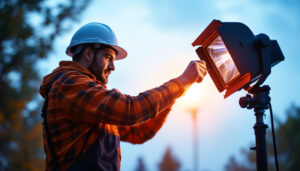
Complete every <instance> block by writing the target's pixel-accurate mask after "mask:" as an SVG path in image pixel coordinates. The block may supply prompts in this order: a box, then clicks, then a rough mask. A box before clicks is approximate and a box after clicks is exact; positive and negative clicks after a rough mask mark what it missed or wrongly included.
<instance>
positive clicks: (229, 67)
mask: <svg viewBox="0 0 300 171" xmlns="http://www.w3.org/2000/svg"><path fill="white" fill-rule="evenodd" d="M207 51H208V53H209V55H210V56H211V58H212V59H213V61H214V63H215V65H216V67H217V68H218V70H219V72H220V74H221V76H222V78H223V81H224V82H225V84H227V83H228V82H230V81H231V80H232V79H233V78H235V77H236V76H237V75H239V74H240V72H239V71H238V69H237V67H236V65H235V63H234V61H233V59H232V58H231V56H230V54H229V52H228V50H227V49H226V47H225V44H224V42H223V40H222V38H221V37H220V36H218V37H216V38H215V40H214V41H213V42H212V43H211V44H210V45H209V46H208V47H207Z"/></svg>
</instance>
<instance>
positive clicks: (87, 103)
mask: <svg viewBox="0 0 300 171" xmlns="http://www.w3.org/2000/svg"><path fill="white" fill-rule="evenodd" d="M66 53H67V54H68V55H70V56H72V58H73V61H62V62H60V64H59V67H58V68H56V69H55V70H54V71H53V72H52V73H51V74H49V75H47V76H45V77H44V79H43V82H42V84H41V88H40V94H41V95H42V96H43V97H44V98H45V104H44V109H43V115H42V116H43V117H44V131H43V135H44V147H45V153H46V170H59V169H60V170H70V171H71V170H105V171H106V170H120V161H121V153H120V141H127V142H130V143H134V144H136V143H143V142H145V141H147V140H149V139H151V138H152V137H153V136H154V135H155V134H156V132H157V131H158V130H159V129H160V128H161V126H162V125H163V123H164V121H165V119H166V117H167V115H168V113H169V112H170V110H171V106H172V105H173V103H174V102H175V100H176V98H178V97H180V96H181V95H182V94H183V92H184V90H185V89H187V88H188V87H189V86H190V85H191V84H193V83H194V82H201V81H202V79H203V77H204V76H205V74H206V65H205V63H204V62H203V61H192V62H191V63H190V64H189V65H188V67H187V69H186V70H185V71H184V72H183V74H182V75H181V76H179V77H178V78H175V79H172V80H170V81H168V82H166V83H165V84H163V85H162V86H160V87H157V88H154V89H151V90H148V91H145V92H142V93H140V94H139V95H138V96H129V95H125V94H122V93H120V92H119V91H118V90H116V89H107V88H106V86H105V85H106V84H107V81H108V77H109V75H110V73H111V72H112V71H114V70H115V66H114V61H115V60H119V59H123V58H125V57H126V56H127V52H126V51H125V50H124V49H123V48H121V47H120V46H118V44H117V39H116V37H115V35H114V33H113V31H112V30H111V29H110V28H109V27H108V26H107V25H104V24H101V23H89V24H87V25H85V26H83V27H81V28H80V29H79V30H78V31H77V32H76V33H75V34H74V36H73V38H72V40H71V43H70V45H69V46H68V48H67V51H66Z"/></svg>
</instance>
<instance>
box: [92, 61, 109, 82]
mask: <svg viewBox="0 0 300 171" xmlns="http://www.w3.org/2000/svg"><path fill="white" fill-rule="evenodd" d="M104 67H105V66H103V65H101V64H99V63H98V60H97V56H96V55H94V57H93V61H92V64H91V65H90V66H89V67H88V70H89V71H90V72H91V73H92V74H93V75H94V76H95V77H96V79H97V80H98V81H100V82H101V83H102V84H103V85H106V84H107V82H108V79H107V76H106V74H105V73H106V72H110V71H109V69H105V68H104Z"/></svg>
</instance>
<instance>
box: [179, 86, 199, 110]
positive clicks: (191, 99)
mask: <svg viewBox="0 0 300 171" xmlns="http://www.w3.org/2000/svg"><path fill="white" fill-rule="evenodd" d="M200 86H201V85H200V84H193V85H192V86H191V87H190V88H189V89H188V90H187V92H186V93H185V95H184V96H183V97H182V98H181V99H180V101H181V102H182V104H183V105H184V108H186V109H188V110H192V109H197V108H199V106H200V104H201V95H202V88H201V87H200Z"/></svg>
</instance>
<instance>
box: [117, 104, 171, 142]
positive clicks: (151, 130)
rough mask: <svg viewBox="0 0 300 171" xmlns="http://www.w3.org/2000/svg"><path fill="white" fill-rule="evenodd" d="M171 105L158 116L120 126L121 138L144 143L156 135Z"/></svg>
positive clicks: (126, 140)
mask: <svg viewBox="0 0 300 171" xmlns="http://www.w3.org/2000/svg"><path fill="white" fill-rule="evenodd" d="M170 111H171V107H169V108H167V109H165V110H163V111H162V112H160V113H159V114H158V116H157V117H155V118H153V119H150V120H148V121H146V122H144V123H142V124H139V125H135V126H119V127H118V130H119V134H120V140H121V141H125V142H130V143H132V144H142V143H144V142H146V141H147V140H149V139H151V138H153V137H154V135H155V134H156V133H157V132H158V131H159V129H160V128H161V127H162V125H163V124H164V122H165V120H166V118H167V116H168V114H169V112H170Z"/></svg>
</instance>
